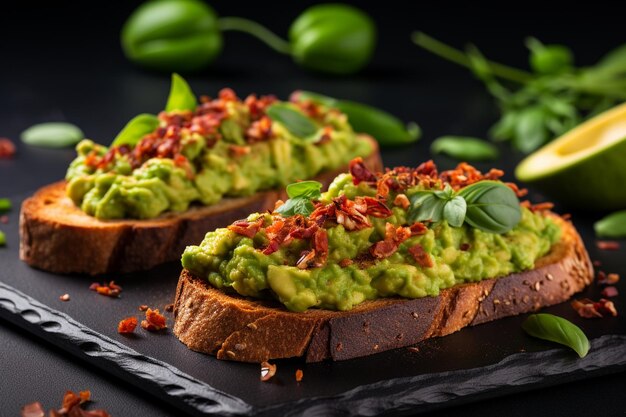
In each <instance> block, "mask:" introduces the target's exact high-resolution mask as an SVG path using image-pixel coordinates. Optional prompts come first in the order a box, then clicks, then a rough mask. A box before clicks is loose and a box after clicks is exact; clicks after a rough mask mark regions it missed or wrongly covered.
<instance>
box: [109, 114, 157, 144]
mask: <svg viewBox="0 0 626 417" xmlns="http://www.w3.org/2000/svg"><path fill="white" fill-rule="evenodd" d="M157 127H159V118H158V117H156V116H155V115H153V114H148V113H142V114H140V115H137V116H135V117H133V118H132V119H130V121H129V122H128V123H126V126H124V128H123V129H122V130H121V131H120V133H118V134H117V136H116V137H115V139H113V143H111V146H120V145H130V146H135V145H136V144H137V143H139V141H140V140H141V139H142V138H143V137H144V136H146V135H147V134H149V133H152V132H154V131H155V129H156V128H157Z"/></svg>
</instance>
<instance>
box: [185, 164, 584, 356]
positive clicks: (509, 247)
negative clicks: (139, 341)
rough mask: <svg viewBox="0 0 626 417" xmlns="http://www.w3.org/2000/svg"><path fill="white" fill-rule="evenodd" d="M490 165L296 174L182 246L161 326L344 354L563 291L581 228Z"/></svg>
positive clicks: (206, 346) (580, 282)
mask: <svg viewBox="0 0 626 417" xmlns="http://www.w3.org/2000/svg"><path fill="white" fill-rule="evenodd" d="M502 175H503V173H502V172H501V171H499V170H491V171H490V172H488V173H486V174H482V173H480V172H479V171H477V170H476V169H474V168H473V167H471V166H469V165H468V164H460V165H459V166H458V167H457V168H456V169H454V170H450V171H443V172H438V171H437V168H436V167H435V166H434V164H433V163H432V162H427V163H424V164H422V165H420V166H419V167H417V168H415V169H411V168H406V167H399V168H395V169H392V170H387V171H386V172H385V173H377V174H374V173H372V172H371V171H369V170H368V169H367V168H366V167H365V166H364V164H363V161H362V160H360V159H356V160H354V161H352V163H351V164H350V173H349V174H342V175H340V176H338V177H337V178H336V179H335V180H334V181H333V183H331V185H330V187H329V191H328V192H326V193H324V194H321V195H320V194H315V192H312V191H311V187H310V184H305V185H301V186H299V187H298V188H299V189H300V192H301V195H296V194H297V193H296V192H295V191H294V192H292V193H290V200H287V201H286V202H285V203H281V202H279V203H278V204H277V206H276V208H275V210H274V212H273V213H262V214H258V213H257V214H253V215H250V216H248V217H247V218H246V219H245V220H240V221H237V222H235V223H233V224H232V225H231V226H229V227H228V228H226V229H218V230H216V231H213V232H209V233H208V234H207V235H206V237H205V239H204V241H203V242H202V243H201V244H200V245H199V246H190V247H188V248H187V249H186V250H185V253H184V255H183V260H182V261H183V267H184V268H185V269H184V270H183V272H182V274H181V277H180V280H179V284H178V289H177V293H176V300H175V307H174V314H175V325H174V328H173V330H174V333H175V334H176V335H177V336H178V338H179V339H180V340H181V341H182V342H183V343H185V344H186V345H187V346H189V347H190V348H191V349H193V350H197V351H201V352H205V353H210V354H213V355H216V356H217V357H218V358H220V359H229V360H238V361H245V362H260V361H264V360H267V359H276V358H288V357H304V358H305V359H306V360H307V361H310V362H315V361H320V360H324V359H333V360H343V359H350V358H354V357H359V356H364V355H369V354H373V353H377V352H382V351H385V350H388V349H393V348H399V347H403V346H409V345H412V344H414V343H416V342H418V341H420V340H423V339H426V338H429V337H435V336H443V335H446V334H450V333H452V332H455V331H457V330H459V329H461V328H463V327H465V326H469V325H474V324H479V323H483V322H486V321H490V320H494V319H498V318H501V317H505V316H510V315H515V314H520V313H524V312H528V311H534V310H537V309H539V308H540V307H542V306H547V305H552V304H556V303H559V302H562V301H565V300H566V299H568V298H569V297H571V296H572V294H574V293H575V292H578V291H580V290H582V289H583V288H584V287H585V286H586V285H588V284H589V283H590V282H591V279H592V276H593V268H592V265H591V263H590V261H589V257H588V255H587V252H586V250H585V248H584V246H583V244H582V241H581V239H580V237H579V235H578V233H577V232H576V230H575V228H574V227H573V225H572V224H571V223H570V222H568V221H566V220H564V219H563V218H561V217H559V216H558V215H556V214H554V213H552V212H550V211H549V210H548V206H547V205H536V206H533V205H531V204H530V203H529V202H522V203H520V202H519V200H518V196H523V194H524V191H523V190H519V189H518V188H517V187H516V186H515V185H514V184H511V183H503V182H501V181H500V180H499V178H500V177H501V176H502ZM307 188H309V190H308V191H307V190H306V189H307ZM307 198H308V199H309V203H310V205H308V206H307V204H306V199H307ZM461 200H463V201H461Z"/></svg>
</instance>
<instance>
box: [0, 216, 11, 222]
mask: <svg viewBox="0 0 626 417" xmlns="http://www.w3.org/2000/svg"><path fill="white" fill-rule="evenodd" d="M8 222H9V216H7V215H6V214H5V215H3V216H0V223H2V224H7V223H8Z"/></svg>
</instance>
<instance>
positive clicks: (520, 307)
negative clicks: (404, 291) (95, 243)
mask: <svg viewBox="0 0 626 417" xmlns="http://www.w3.org/2000/svg"><path fill="white" fill-rule="evenodd" d="M549 215H550V216H551V217H553V218H554V220H555V221H556V222H557V224H559V225H560V227H561V228H562V232H563V233H562V237H561V240H560V241H559V242H558V243H557V244H555V245H554V246H553V247H552V249H551V250H550V252H549V253H548V254H547V255H545V256H544V257H542V258H540V259H539V260H537V262H536V264H535V268H534V269H532V270H529V271H524V272H520V273H515V274H511V275H508V276H506V277H502V278H497V279H486V280H483V281H480V282H476V283H470V284H463V285H458V286H455V287H452V288H449V289H445V290H442V291H441V293H440V295H439V296H437V297H425V298H418V299H410V300H409V299H399V298H383V299H378V300H373V301H366V302H364V303H362V304H360V305H358V306H357V307H356V308H354V309H353V310H350V311H347V312H340V311H331V310H319V309H310V310H308V311H306V312H304V313H294V312H290V311H287V310H286V309H285V308H284V307H282V305H280V304H279V303H277V302H272V301H259V300H256V299H249V298H244V297H241V296H238V295H232V294H226V293H224V292H222V291H220V290H217V289H215V288H213V287H211V286H210V285H209V284H208V283H207V281H206V280H205V279H201V278H198V277H194V276H193V275H191V274H190V273H189V271H186V270H183V272H182V274H181V276H180V279H179V282H178V288H177V290H176V300H175V303H174V316H175V323H174V329H173V330H174V334H175V335H176V336H177V337H178V338H179V339H180V340H181V341H182V342H183V343H184V344H186V345H187V346H188V347H189V348H191V349H193V350H196V351H199V352H204V353H209V354H212V355H216V356H217V358H218V359H229V360H236V361H242V362H262V361H264V360H268V359H278V358H290V357H304V358H305V359H306V361H307V362H318V361H322V360H325V359H332V360H344V359H351V358H355V357H359V356H365V355H371V354H373V353H378V352H383V351H385V350H389V349H395V348H400V347H405V346H410V345H413V344H415V343H417V342H419V341H421V340H424V339H427V338H430V337H437V336H444V335H447V334H450V333H453V332H456V331H457V330H460V329H462V328H463V327H466V326H473V325H476V324H480V323H485V322H488V321H491V320H496V319H499V318H501V317H506V316H512V315H517V314H521V313H526V312H529V311H535V310H537V309H539V308H541V307H544V306H549V305H552V304H557V303H560V302H563V301H565V300H567V299H568V298H570V297H571V296H572V295H573V294H574V293H576V292H579V291H581V290H582V289H583V288H584V287H585V286H586V285H588V284H590V283H591V281H592V278H593V267H592V264H591V261H590V259H589V255H588V254H587V251H586V250H585V247H584V245H583V242H582V240H581V238H580V236H579V235H578V233H577V232H576V229H575V228H574V226H573V225H572V224H571V223H570V222H567V221H565V220H563V219H562V218H560V217H558V216H557V215H554V214H549Z"/></svg>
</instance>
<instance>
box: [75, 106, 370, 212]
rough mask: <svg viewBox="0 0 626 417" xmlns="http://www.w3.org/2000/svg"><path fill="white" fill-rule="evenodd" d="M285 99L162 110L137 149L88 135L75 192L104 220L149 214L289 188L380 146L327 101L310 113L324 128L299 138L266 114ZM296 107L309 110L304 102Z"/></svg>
mask: <svg viewBox="0 0 626 417" xmlns="http://www.w3.org/2000/svg"><path fill="white" fill-rule="evenodd" d="M277 102H278V101H277V100H275V99H273V98H267V97H261V98H259V99H257V98H256V97H254V96H250V97H248V99H246V100H245V101H241V100H238V99H233V98H230V97H227V98H226V99H221V98H220V99H215V100H213V101H211V102H209V103H204V104H200V105H199V106H198V108H197V109H196V111H193V112H192V111H173V112H162V113H161V114H160V115H159V120H160V125H159V127H158V128H157V130H156V131H155V132H154V133H152V134H149V135H147V136H146V137H145V138H144V139H142V140H141V141H140V142H139V143H138V144H137V145H136V146H135V147H134V148H130V147H128V146H124V145H122V146H117V147H111V148H107V147H105V146H102V145H98V144H96V143H94V142H93V141H91V140H83V141H82V142H80V143H79V144H78V145H77V148H76V150H77V152H78V157H77V158H76V159H75V160H74V161H73V162H72V163H71V165H70V167H69V169H68V171H67V175H66V179H67V181H68V186H67V194H68V196H69V197H70V198H71V199H72V200H73V201H74V203H75V204H76V205H78V206H79V207H80V208H81V209H82V210H83V211H84V212H85V213H87V214H89V215H92V216H95V217H97V218H99V219H120V218H138V219H147V218H153V217H157V216H159V215H160V214H161V213H164V212H168V211H174V212H180V211H185V210H187V208H188V207H189V205H190V204H191V203H200V204H202V205H212V204H215V203H217V202H219V201H220V200H221V199H222V198H223V197H225V196H228V197H240V196H249V195H252V194H254V193H256V192H257V191H260V190H266V189H272V188H279V187H284V186H285V185H287V184H289V183H291V182H294V181H296V180H300V179H307V178H312V177H314V176H315V175H317V174H318V173H320V172H321V171H325V170H332V169H336V168H338V167H340V166H342V165H345V164H346V163H348V162H349V161H350V160H351V159H352V158H354V157H356V156H359V155H362V156H365V155H369V154H370V153H371V152H372V148H371V145H370V143H369V142H368V141H365V140H362V139H360V138H358V137H357V135H356V134H355V133H354V131H353V130H352V128H351V126H350V124H349V123H348V121H347V117H346V116H345V115H344V114H342V113H340V112H338V111H336V110H331V109H327V108H324V107H321V106H319V107H317V108H316V112H315V114H314V116H310V119H311V121H312V122H313V123H314V125H315V126H317V128H318V129H317V132H316V133H315V134H313V135H312V136H310V137H306V138H301V137H297V136H295V135H294V134H292V133H291V132H290V131H289V130H287V128H286V127H285V126H283V125H282V124H281V123H280V122H276V121H272V120H271V119H269V117H268V116H267V115H265V113H264V110H263V108H264V106H267V105H268V104H269V103H277ZM307 105H309V106H310V105H311V104H310V103H307ZM288 106H291V107H292V108H293V109H294V110H296V111H298V112H301V113H302V114H305V108H304V107H301V106H300V104H299V103H297V102H296V103H291V104H288Z"/></svg>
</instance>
